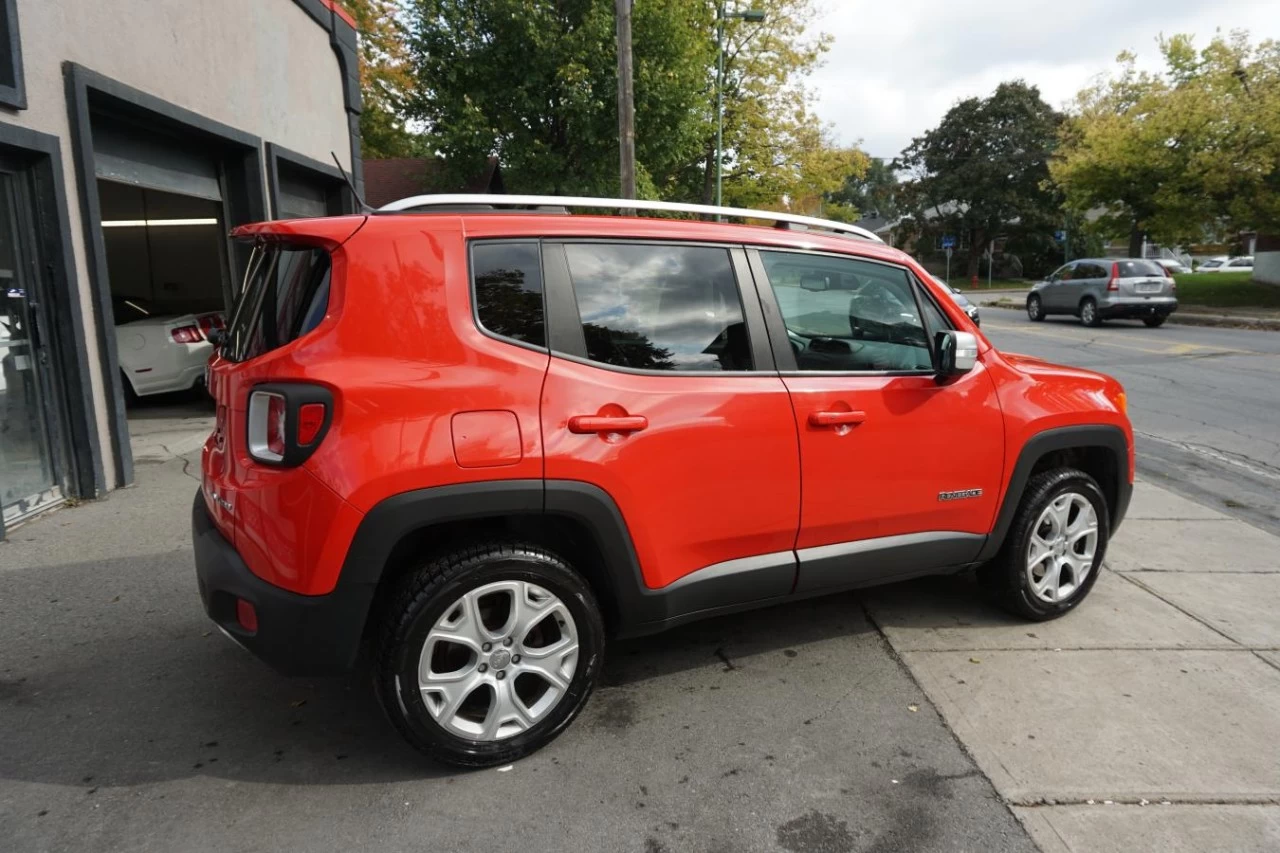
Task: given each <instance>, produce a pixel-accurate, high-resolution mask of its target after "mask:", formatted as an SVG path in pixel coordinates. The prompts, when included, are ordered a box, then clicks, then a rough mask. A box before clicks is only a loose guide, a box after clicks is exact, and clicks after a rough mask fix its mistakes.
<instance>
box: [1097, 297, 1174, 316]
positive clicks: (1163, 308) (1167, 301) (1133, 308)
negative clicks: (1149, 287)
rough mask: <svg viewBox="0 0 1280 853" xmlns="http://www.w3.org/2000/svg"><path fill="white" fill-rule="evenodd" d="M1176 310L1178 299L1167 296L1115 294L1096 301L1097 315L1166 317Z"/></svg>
mask: <svg viewBox="0 0 1280 853" xmlns="http://www.w3.org/2000/svg"><path fill="white" fill-rule="evenodd" d="M1177 310H1178V300H1177V299H1176V298H1174V297H1168V296H1154V297H1150V298H1148V297H1143V296H1117V297H1113V298H1111V299H1108V300H1106V301H1103V302H1100V303H1098V316H1099V317H1107V318H1112V317H1157V316H1163V317H1167V316H1169V315H1170V314H1172V313H1173V312H1174V311H1177Z"/></svg>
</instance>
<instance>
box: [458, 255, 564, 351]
mask: <svg viewBox="0 0 1280 853" xmlns="http://www.w3.org/2000/svg"><path fill="white" fill-rule="evenodd" d="M471 280H472V283H473V285H474V288H475V300H476V317H477V318H478V319H479V320H480V325H481V326H483V327H484V328H485V329H487V330H488V331H490V332H493V333H494V334H495V335H500V336H501V337H504V338H511V339H512V340H515V341H521V342H523V343H526V344H532V345H533V346H536V347H545V346H546V345H547V335H546V326H545V323H544V320H543V316H544V315H543V311H544V308H543V302H542V256H541V253H540V251H539V249H538V244H537V243H528V242H525V243H487V242H486V243H477V244H475V245H474V246H472V247H471Z"/></svg>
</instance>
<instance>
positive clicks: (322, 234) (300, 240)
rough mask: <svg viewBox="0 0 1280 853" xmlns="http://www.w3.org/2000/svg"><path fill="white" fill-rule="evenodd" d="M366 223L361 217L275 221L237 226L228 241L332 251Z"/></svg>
mask: <svg viewBox="0 0 1280 853" xmlns="http://www.w3.org/2000/svg"><path fill="white" fill-rule="evenodd" d="M368 221H369V217H368V216H367V215H364V214H354V215H349V216H322V217H318V218H316V219H277V220H273V221H271V222H253V223H250V224H248V225H237V226H236V227H235V228H232V229H231V237H232V238H233V239H235V240H254V241H257V240H266V241H271V240H279V241H284V242H289V243H297V244H299V245H303V246H322V247H324V248H326V249H329V250H330V251H332V250H333V249H336V248H338V247H339V246H341V245H342V244H343V243H345V242H347V241H348V240H350V239H351V238H352V237H354V236H355V233H356V232H357V231H359V230H360V229H361V228H363V227H364V224H365V223H366V222H368Z"/></svg>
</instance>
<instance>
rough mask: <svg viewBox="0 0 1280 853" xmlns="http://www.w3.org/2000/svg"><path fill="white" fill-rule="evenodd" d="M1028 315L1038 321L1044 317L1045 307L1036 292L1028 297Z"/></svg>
mask: <svg viewBox="0 0 1280 853" xmlns="http://www.w3.org/2000/svg"><path fill="white" fill-rule="evenodd" d="M1027 316H1028V317H1030V318H1031V319H1032V320H1033V321H1035V322H1037V323H1038V322H1040V321H1041V320H1043V319H1044V307H1043V306H1042V305H1041V304H1040V297H1039V296H1036V295H1035V294H1034V293H1033V294H1031V295H1030V296H1028V297H1027Z"/></svg>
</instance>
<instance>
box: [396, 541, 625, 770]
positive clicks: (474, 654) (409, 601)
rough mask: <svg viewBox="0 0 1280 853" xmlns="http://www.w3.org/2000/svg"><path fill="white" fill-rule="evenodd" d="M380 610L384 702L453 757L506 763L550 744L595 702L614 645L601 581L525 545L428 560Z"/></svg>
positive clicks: (430, 745)
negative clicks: (592, 582)
mask: <svg viewBox="0 0 1280 853" xmlns="http://www.w3.org/2000/svg"><path fill="white" fill-rule="evenodd" d="M382 618H383V620H384V622H383V625H382V633H381V637H380V639H379V643H378V648H377V650H376V652H375V662H374V677H375V681H376V688H377V691H378V696H379V698H380V700H381V702H382V706H383V709H384V710H385V711H386V713H387V715H388V716H389V717H390V719H391V721H392V723H394V724H395V726H396V728H397V729H399V730H400V733H401V734H402V735H404V737H405V738H406V739H407V740H408V741H409V742H410V743H411V744H413V746H414V747H416V748H417V749H419V750H420V751H422V752H424V753H426V754H427V755H429V756H431V757H432V758H435V759H437V760H439V761H443V762H445V763H448V764H456V765H461V766H467V767H487V766H492V765H495V764H505V763H507V762H510V761H513V760H515V759H517V758H521V757H523V756H525V755H528V754H529V753H531V752H534V751H536V750H538V749H540V748H541V747H543V746H545V745H546V744H547V743H549V742H550V741H551V740H552V739H554V738H555V737H556V736H557V735H559V734H560V732H562V731H563V730H564V729H565V727H566V726H568V725H569V723H570V722H571V721H572V720H573V718H574V717H575V716H577V714H578V712H579V711H580V710H581V709H582V707H583V705H584V704H585V703H586V701H587V697H588V696H589V695H590V693H591V690H592V688H593V687H594V686H595V682H596V679H597V677H598V676H599V673H600V666H601V661H602V659H603V654H604V627H603V623H602V621H601V617H600V610H599V607H598V605H597V604H596V601H595V597H594V596H593V595H592V592H591V589H590V588H589V587H588V586H587V584H586V583H585V582H584V581H583V579H582V578H581V577H580V576H579V575H577V574H576V573H575V572H574V571H573V570H572V569H571V568H570V567H569V566H568V564H566V563H565V562H564V561H563V560H561V559H560V558H559V557H557V556H555V555H554V554H552V553H550V552H548V551H546V550H544V549H542V548H540V547H538V546H536V545H530V544H525V543H500V544H486V545H479V546H471V547H464V548H460V549H456V550H453V551H450V552H448V553H445V554H441V555H439V556H437V557H435V558H433V559H431V560H428V561H426V562H425V563H424V564H423V565H422V566H421V567H420V568H419V569H417V570H416V571H415V572H413V573H411V574H410V575H409V576H408V577H407V578H406V579H405V581H404V582H403V583H402V584H401V587H400V589H399V591H398V593H397V594H396V595H395V597H394V599H393V600H392V601H391V603H390V605H389V606H388V607H387V608H386V610H385V611H384V612H383V617H382Z"/></svg>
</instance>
